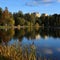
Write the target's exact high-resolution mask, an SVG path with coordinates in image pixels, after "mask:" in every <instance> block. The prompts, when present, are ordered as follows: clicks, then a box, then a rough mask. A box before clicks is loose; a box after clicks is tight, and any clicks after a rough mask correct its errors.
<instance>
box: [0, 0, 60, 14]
mask: <svg viewBox="0 0 60 60" xmlns="http://www.w3.org/2000/svg"><path fill="white" fill-rule="evenodd" d="M0 7H2V8H3V9H4V8H5V7H8V10H9V11H10V12H17V11H19V10H21V11H22V12H23V13H31V12H39V13H40V14H42V13H47V14H54V13H57V14H60V0H0Z"/></svg>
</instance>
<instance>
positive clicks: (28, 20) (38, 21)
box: [0, 7, 60, 27]
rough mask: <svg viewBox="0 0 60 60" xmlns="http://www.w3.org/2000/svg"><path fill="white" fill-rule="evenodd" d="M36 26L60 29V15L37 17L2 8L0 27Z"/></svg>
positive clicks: (0, 10) (32, 14) (0, 9)
mask: <svg viewBox="0 0 60 60" xmlns="http://www.w3.org/2000/svg"><path fill="white" fill-rule="evenodd" d="M5 25H8V26H18V25H20V26H35V27H40V26H42V27H60V14H53V15H49V16H45V14H42V15H41V16H40V17H37V16H36V15H35V14H34V13H31V14H30V13H26V14H23V12H22V11H18V12H14V13H11V12H9V10H8V8H7V7H5V9H4V10H3V9H2V8H1V7H0V26H5Z"/></svg>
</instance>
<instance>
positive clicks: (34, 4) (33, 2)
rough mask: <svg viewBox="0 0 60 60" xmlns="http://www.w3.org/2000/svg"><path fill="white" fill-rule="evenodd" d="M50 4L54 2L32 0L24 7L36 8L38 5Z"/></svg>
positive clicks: (50, 0)
mask: <svg viewBox="0 0 60 60" xmlns="http://www.w3.org/2000/svg"><path fill="white" fill-rule="evenodd" d="M52 3H54V1H52V0H32V1H30V2H27V3H26V4H25V5H27V6H38V5H40V4H45V5H49V4H52Z"/></svg>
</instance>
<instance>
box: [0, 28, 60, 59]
mask: <svg viewBox="0 0 60 60" xmlns="http://www.w3.org/2000/svg"><path fill="white" fill-rule="evenodd" d="M13 44H16V45H18V44H20V45H21V46H25V45H26V46H27V48H29V46H31V45H34V47H35V50H36V60H39V58H41V60H60V29H59V28H21V29H20V30H18V29H8V30H3V29H0V45H2V46H4V45H5V46H11V45H13Z"/></svg>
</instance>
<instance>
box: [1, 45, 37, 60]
mask: <svg viewBox="0 0 60 60" xmlns="http://www.w3.org/2000/svg"><path fill="white" fill-rule="evenodd" d="M0 60H36V53H35V46H34V45H31V46H30V47H29V48H28V47H27V46H20V45H17V46H16V45H10V46H5V45H4V46H3V45H0Z"/></svg>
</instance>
